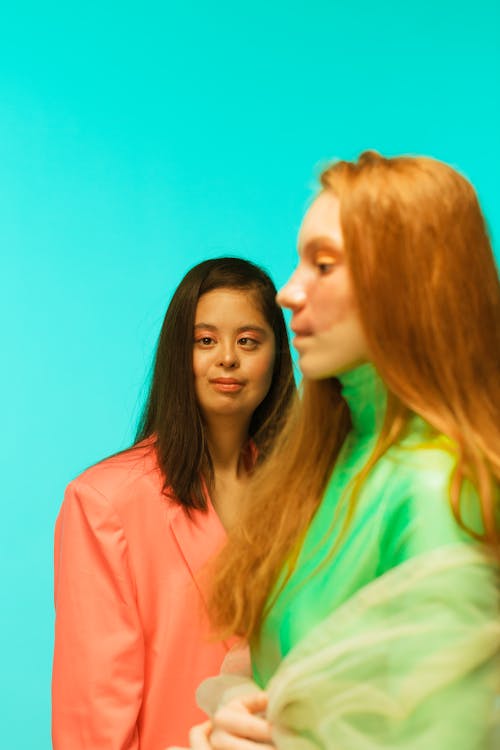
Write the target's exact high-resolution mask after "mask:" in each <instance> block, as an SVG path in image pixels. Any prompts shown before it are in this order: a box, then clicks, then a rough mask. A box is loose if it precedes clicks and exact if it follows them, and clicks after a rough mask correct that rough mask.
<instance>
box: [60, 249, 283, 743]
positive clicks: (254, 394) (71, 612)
mask: <svg viewBox="0 0 500 750" xmlns="http://www.w3.org/2000/svg"><path fill="white" fill-rule="evenodd" d="M275 296H276V289H275V287H274V284H273V282H272V281H271V279H270V278H269V276H268V275H267V274H266V273H265V272H264V271H263V270H262V269H260V268H259V267H258V266H255V265H254V264H252V263H249V262H248V261H245V260H242V259H239V258H215V259H212V260H207V261H204V262H203V263H200V264H198V265H197V266H195V267H194V268H192V269H191V270H190V271H189V272H188V273H187V274H186V276H185V277H184V278H183V280H182V281H181V283H180V284H179V286H178V287H177V290H176V291H175V293H174V295H173V297H172V300H171V302H170V305H169V307H168V310H167V313H166V316H165V320H164V323H163V327H162V330H161V334H160V338H159V342H158V347H157V352H156V359H155V366H154V372H153V377H152V383H151V389H150V393H149V398H148V401H147V404H146V408H145V411H144V414H143V418H142V421H141V424H140V427H139V431H138V435H137V440H136V443H135V444H134V445H133V446H132V447H131V448H130V449H128V450H126V451H123V452H121V453H119V454H117V455H115V456H112V457H110V458H107V459H105V460H104V461H102V462H101V463H99V464H97V465H96V466H93V467H91V468H90V469H88V470H87V471H85V472H84V473H83V474H82V475H81V476H79V477H78V478H77V479H76V480H74V481H73V482H72V483H71V484H70V485H69V487H68V489H67V491H66V495H65V498H64V502H63V505H62V508H61V511H60V514H59V517H58V520H57V526H56V549H55V602H56V629H55V652H54V669H53V747H54V750H139V748H140V750H158V748H162V747H165V745H167V744H168V743H172V742H187V739H188V730H189V727H190V726H191V725H192V724H193V723H194V722H196V721H198V720H200V718H202V717H203V714H202V713H201V711H200V710H199V709H198V708H197V706H196V703H195V688H196V686H197V685H198V683H199V682H200V680H202V679H204V678H205V677H207V676H209V675H210V674H213V673H214V672H216V671H217V670H218V669H219V667H220V664H221V662H222V660H223V658H224V656H225V654H226V653H227V649H228V644H226V643H216V642H213V641H211V640H210V638H209V627H208V618H207V615H206V607H205V602H204V592H203V585H204V584H203V581H202V578H203V576H202V573H203V571H204V568H205V565H206V563H207V561H208V560H209V559H210V558H211V556H212V555H213V554H214V553H215V552H216V551H217V550H218V549H219V547H220V546H221V545H222V543H223V541H224V539H225V536H226V529H228V528H230V527H231V525H232V524H233V523H234V520H235V518H237V515H238V512H239V501H240V497H241V494H242V491H243V489H244V487H245V485H246V483H247V481H248V479H249V477H250V475H251V474H252V471H253V470H254V469H255V467H256V465H259V464H261V463H262V462H263V461H264V460H265V458H266V456H267V454H268V452H269V448H270V446H271V443H272V441H273V439H274V436H275V434H276V432H277V431H278V430H279V427H280V424H281V422H282V419H283V416H284V414H285V412H286V410H287V408H288V404H289V402H290V400H291V398H292V395H293V393H294V383H293V376H292V366H291V358H290V352H289V347H288V338H287V332H286V326H285V322H284V319H283V314H282V312H281V310H280V308H279V307H278V306H277V304H276V301H275Z"/></svg>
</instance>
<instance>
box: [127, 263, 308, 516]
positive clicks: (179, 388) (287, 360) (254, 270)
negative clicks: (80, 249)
mask: <svg viewBox="0 0 500 750" xmlns="http://www.w3.org/2000/svg"><path fill="white" fill-rule="evenodd" d="M214 289H237V290H242V291H248V292H250V293H252V295H253V298H254V300H255V303H256V304H257V306H258V307H259V309H260V310H261V312H262V314H263V315H264V318H265V319H266V322H267V323H268V325H269V326H270V327H271V328H272V330H273V333H274V337H275V360H274V369H273V375H272V381H271V386H270V388H269V391H268V393H267V395H266V397H265V399H264V400H263V401H262V403H261V404H259V406H258V407H257V409H256V410H255V412H254V414H253V416H252V420H251V422H250V428H249V437H251V438H252V439H253V440H254V442H255V444H256V446H257V449H258V459H257V461H258V462H259V463H260V462H262V460H263V459H264V458H265V457H266V455H267V453H268V451H269V447H270V444H271V443H272V440H273V438H274V436H275V435H276V433H277V432H278V430H279V428H280V426H281V424H282V422H283V417H284V415H285V412H286V410H287V408H288V405H289V403H290V400H291V398H292V396H293V394H294V392H295V384H294V380H293V372H292V361H291V356H290V349H289V344H288V335H287V331H286V325H285V321H284V318H283V313H282V311H281V309H280V308H279V307H278V305H277V304H276V299H275V298H276V288H275V286H274V284H273V282H272V281H271V279H270V277H269V276H268V275H267V274H266V273H265V272H264V271H263V270H262V269H261V268H259V266H256V265H254V264H253V263H250V262H249V261H247V260H243V259H241V258H213V259H211V260H206V261H203V262H202V263H199V264H198V265H196V266H194V268H192V269H191V270H190V271H188V273H187V274H186V275H185V276H184V278H183V279H182V281H181V282H180V284H179V286H178V287H177V289H176V291H175V293H174V295H173V297H172V300H171V302H170V304H169V306H168V309H167V312H166V315H165V319H164V321H163V326H162V329H161V332H160V338H159V340H158V346H157V350H156V356H155V363H154V370H153V377H152V382H151V388H150V392H149V396H148V399H147V403H146V406H145V409H144V412H143V415H142V417H141V420H140V423H139V428H138V431H137V435H136V443H135V444H137V443H139V442H141V441H142V440H144V439H146V438H149V437H152V436H153V437H154V439H155V442H156V449H157V452H158V459H159V463H160V466H161V469H162V471H163V474H164V477H165V485H164V489H165V490H166V489H167V488H171V489H172V490H173V492H174V494H175V497H176V499H177V501H178V502H179V503H180V504H181V505H183V506H184V507H185V508H187V509H190V508H198V509H202V510H205V509H206V498H205V493H204V491H203V481H205V482H206V483H207V485H208V487H209V488H210V487H211V486H212V483H213V465H212V460H211V457H210V452H209V449H208V445H207V441H206V439H205V427H204V424H203V420H202V418H201V414H200V410H199V408H198V404H197V401H196V395H195V390H194V379H193V377H192V373H193V332H194V322H195V314H196V307H197V304H198V300H199V299H200V297H201V296H202V295H204V294H206V293H207V292H211V291H213V290H214ZM202 474H203V478H202Z"/></svg>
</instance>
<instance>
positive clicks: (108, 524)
mask: <svg viewBox="0 0 500 750" xmlns="http://www.w3.org/2000/svg"><path fill="white" fill-rule="evenodd" d="M161 486H162V478H161V474H160V472H159V469H158V466H157V462H156V456H155V451H154V449H153V448H152V446H151V445H150V444H147V443H146V444H144V445H143V446H142V447H139V448H138V449H136V450H133V451H130V452H127V453H124V454H121V455H119V456H114V457H112V458H109V459H106V460H105V461H103V462H102V463H100V464H98V465H96V466H94V467H92V468H90V469H88V470H87V471H85V472H84V473H83V474H82V475H81V476H80V477H78V478H77V479H76V480H75V481H74V482H72V483H71V484H70V485H69V487H68V489H67V491H66V495H65V498H64V502H63V505H62V508H61V511H60V514H59V517H58V519H57V523H56V536H55V603H56V638H55V651H54V669H53V686H52V687H53V746H54V750H164V748H165V747H166V746H167V745H170V744H181V745H182V744H187V737H188V730H189V728H190V727H191V726H192V725H193V724H196V723H197V722H199V721H201V720H203V719H204V715H203V714H202V713H201V711H200V710H199V709H198V708H197V706H196V703H195V690H196V687H197V686H198V685H199V683H200V682H201V681H202V680H203V679H205V678H206V677H208V676H210V675H213V674H216V673H217V672H218V671H219V668H220V665H221V663H222V661H223V659H224V657H225V655H226V653H227V650H228V646H229V645H230V644H225V643H215V642H211V641H210V640H209V637H210V636H209V626H208V618H207V615H206V608H205V603H204V599H203V591H202V586H201V584H200V580H201V577H202V572H203V568H204V565H205V563H206V562H207V561H208V560H209V559H210V557H211V556H212V555H213V554H214V553H215V552H216V551H217V549H218V548H219V547H220V546H221V544H222V543H223V541H224V539H225V532H224V529H223V527H222V524H221V523H220V520H219V518H218V516H217V514H216V513H215V511H214V509H213V507H212V505H211V504H210V506H209V510H208V512H207V513H201V512H200V511H194V512H193V514H192V517H191V518H189V517H188V516H187V515H186V514H185V512H184V511H183V510H182V508H181V507H180V506H179V505H177V504H176V503H175V502H174V501H173V500H172V499H171V498H167V497H165V495H163V494H162V493H161Z"/></svg>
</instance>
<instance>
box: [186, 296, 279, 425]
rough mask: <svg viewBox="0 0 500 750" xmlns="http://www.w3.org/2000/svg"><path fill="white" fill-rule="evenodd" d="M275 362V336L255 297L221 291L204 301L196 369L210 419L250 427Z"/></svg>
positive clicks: (196, 334)
mask: <svg viewBox="0 0 500 750" xmlns="http://www.w3.org/2000/svg"><path fill="white" fill-rule="evenodd" d="M274 358H275V340H274V333H273V330H272V328H271V327H270V326H269V324H268V323H267V321H266V319H265V318H264V315H263V314H262V312H261V310H260V308H259V307H258V305H257V301H256V299H255V298H254V294H252V293H251V292H249V291H246V290H245V291H243V290H237V289H224V288H222V289H215V290H213V291H211V292H207V293H206V294H204V295H202V297H200V299H199V301H198V305H197V308H196V318H195V330H194V350H193V371H194V383H195V391H196V398H197V401H198V405H199V407H200V410H201V412H202V413H203V415H204V417H205V419H206V420H207V421H211V420H213V419H214V418H217V417H231V418H234V419H236V420H238V421H239V420H241V422H242V424H248V423H249V422H250V419H251V417H252V415H253V413H254V411H255V409H256V408H257V407H258V406H259V404H260V403H261V402H262V401H263V400H264V398H265V397H266V395H267V392H268V390H269V387H270V385H271V380H272V375H273V366H274Z"/></svg>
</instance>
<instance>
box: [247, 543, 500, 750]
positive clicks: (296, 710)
mask: <svg viewBox="0 0 500 750" xmlns="http://www.w3.org/2000/svg"><path fill="white" fill-rule="evenodd" d="M255 688H256V686H255ZM240 690H241V689H240ZM246 690H247V692H248V691H249V687H248V685H247V687H246ZM267 691H268V694H269V706H268V711H267V718H268V719H269V721H270V722H271V724H272V726H273V741H274V743H275V745H276V747H277V748H278V750H424V749H425V750H426V749H427V748H429V750H498V748H499V747H500V705H499V703H498V696H499V693H500V619H499V611H498V566H497V564H496V563H495V562H494V561H492V560H488V558H487V557H486V556H485V555H484V554H482V553H481V552H479V551H478V550H477V549H475V548H474V547H473V546H472V545H469V544H456V545H447V546H444V547H441V548H440V549H438V550H435V551H434V552H430V553H424V554H423V555H419V556H417V557H414V558H411V559H410V560H408V561H406V562H405V563H403V564H401V565H398V566H397V567H395V568H393V569H392V570H391V571H389V572H388V573H386V574H385V575H383V576H381V577H380V578H378V579H376V580H375V581H373V582H372V583H371V584H369V585H368V586H365V587H364V588H363V589H361V590H360V591H359V592H358V593H357V594H355V595H354V596H353V597H352V598H351V599H350V600H349V601H348V602H346V603H345V604H344V605H342V606H341V607H339V609H337V610H336V611H335V612H334V613H332V614H331V615H330V616H329V617H328V618H326V619H325V620H324V621H322V622H321V623H320V624H319V625H318V626H317V627H316V628H314V629H313V630H312V631H311V632H310V633H309V634H308V635H307V636H306V637H305V638H304V639H303V640H302V641H301V642H300V644H298V645H297V646H296V647H295V648H294V649H292V650H291V651H290V653H289V654H288V656H287V657H285V659H283V661H282V662H281V664H280V666H279V668H278V669H277V671H276V672H275V674H274V676H273V677H272V679H271V680H270V681H269V683H268V685H267ZM241 692H242V691H241Z"/></svg>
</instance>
